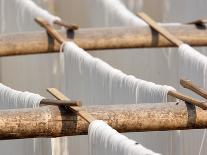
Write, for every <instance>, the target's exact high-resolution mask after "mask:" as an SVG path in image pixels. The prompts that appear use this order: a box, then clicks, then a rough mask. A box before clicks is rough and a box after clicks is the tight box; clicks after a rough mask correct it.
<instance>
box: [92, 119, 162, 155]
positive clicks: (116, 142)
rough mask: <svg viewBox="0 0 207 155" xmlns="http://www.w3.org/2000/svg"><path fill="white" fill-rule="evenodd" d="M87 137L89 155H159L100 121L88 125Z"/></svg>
mask: <svg viewBox="0 0 207 155" xmlns="http://www.w3.org/2000/svg"><path fill="white" fill-rule="evenodd" d="M88 135H89V154H90V155H160V154H158V153H154V152H153V151H151V150H149V149H147V148H145V147H144V146H142V145H141V144H139V143H137V142H136V141H134V140H131V139H129V138H127V137H126V136H124V135H122V134H120V133H118V132H117V131H116V130H114V129H113V128H111V127H110V126H109V125H108V124H107V123H105V122H104V121H101V120H96V121H93V122H92V123H90V125H89V129H88Z"/></svg>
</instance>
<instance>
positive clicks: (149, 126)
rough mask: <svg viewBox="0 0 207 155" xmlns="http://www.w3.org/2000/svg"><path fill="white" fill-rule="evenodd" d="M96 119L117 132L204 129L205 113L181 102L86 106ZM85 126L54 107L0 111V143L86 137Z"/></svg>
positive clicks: (206, 124) (79, 118)
mask: <svg viewBox="0 0 207 155" xmlns="http://www.w3.org/2000/svg"><path fill="white" fill-rule="evenodd" d="M86 110H87V111H88V112H89V113H90V114H91V115H92V116H94V117H95V118H97V119H101V120H104V121H106V122H108V124H109V125H111V126H112V127H113V128H115V129H116V130H118V131H119V132H139V131H156V130H177V129H181V130H182V129H196V128H206V127H207V111H205V110H202V109H200V108H197V107H196V108H195V106H193V105H190V104H185V103H183V102H179V103H176V102H171V103H157V104H136V105H128V104H127V105H108V106H89V107H86ZM87 128H88V123H87V122H86V121H84V120H83V119H82V118H81V117H79V116H77V115H75V114H74V113H72V112H68V111H66V110H65V109H63V108H61V107H57V106H43V107H40V108H35V109H18V110H2V111H0V139H1V140H3V139H19V138H31V137H60V136H71V135H83V134H87Z"/></svg>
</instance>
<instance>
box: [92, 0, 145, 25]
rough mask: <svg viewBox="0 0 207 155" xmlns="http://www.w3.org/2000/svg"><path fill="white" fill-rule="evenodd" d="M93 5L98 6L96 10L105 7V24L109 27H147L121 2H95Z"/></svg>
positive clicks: (103, 0)
mask: <svg viewBox="0 0 207 155" xmlns="http://www.w3.org/2000/svg"><path fill="white" fill-rule="evenodd" d="M91 3H93V4H91V5H93V6H96V8H100V7H101V8H102V7H104V8H102V9H103V12H105V13H104V16H105V22H106V25H108V26H109V25H110V26H111V25H113V26H119V25H123V26H124V25H125V26H127V25H128V26H130V25H138V26H146V25H147V24H146V23H145V22H144V21H143V20H142V19H140V18H138V17H137V16H136V15H135V14H134V13H132V12H131V11H129V10H128V9H127V8H126V6H125V5H124V4H123V3H122V2H121V1H120V0H95V1H94V0H93V1H91ZM94 11H97V10H94ZM91 15H92V16H94V15H96V14H93V13H91ZM96 16H97V15H96ZM94 18H96V17H94Z"/></svg>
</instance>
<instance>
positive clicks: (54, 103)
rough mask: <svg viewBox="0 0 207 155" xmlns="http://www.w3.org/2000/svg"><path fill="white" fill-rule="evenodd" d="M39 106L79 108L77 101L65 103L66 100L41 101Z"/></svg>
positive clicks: (79, 104)
mask: <svg viewBox="0 0 207 155" xmlns="http://www.w3.org/2000/svg"><path fill="white" fill-rule="evenodd" d="M40 104H43V105H55V106H81V103H80V102H79V101H71V100H70V101H66V100H61V101H60V100H53V99H42V100H41V101H40Z"/></svg>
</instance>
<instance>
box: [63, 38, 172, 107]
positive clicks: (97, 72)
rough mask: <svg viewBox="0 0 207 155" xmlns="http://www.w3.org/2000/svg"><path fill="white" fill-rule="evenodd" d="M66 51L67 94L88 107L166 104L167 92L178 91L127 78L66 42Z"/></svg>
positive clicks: (73, 44) (130, 77)
mask: <svg viewBox="0 0 207 155" xmlns="http://www.w3.org/2000/svg"><path fill="white" fill-rule="evenodd" d="M63 51H64V61H65V62H64V63H65V65H64V66H65V72H64V73H65V84H64V86H65V92H66V94H67V95H68V96H70V97H71V98H72V99H81V101H82V102H84V103H86V104H87V103H90V104H98V103H99V104H130V103H131V104H134V103H152V102H154V103H155V102H166V101H167V93H168V91H170V90H175V89H174V88H172V87H170V86H165V85H157V84H154V83H152V82H147V81H144V80H140V79H137V78H135V77H134V76H132V75H126V74H124V73H123V72H122V71H120V70H118V69H115V68H113V67H111V66H110V65H109V64H107V63H105V62H104V61H102V60H100V59H98V58H94V57H93V56H91V55H90V54H88V53H87V52H85V51H84V50H83V49H81V48H79V47H78V46H77V45H76V44H75V43H73V42H66V43H65V44H64V48H63Z"/></svg>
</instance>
